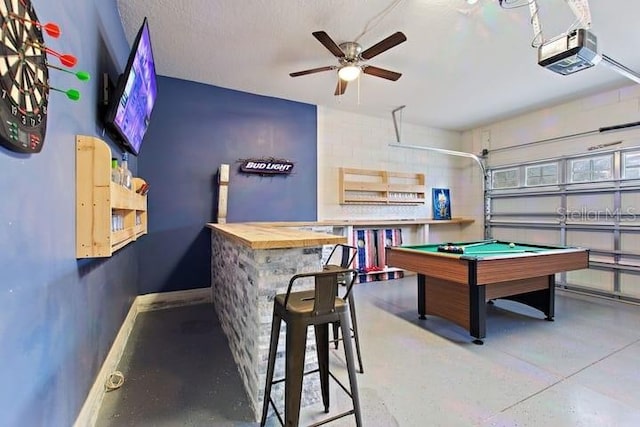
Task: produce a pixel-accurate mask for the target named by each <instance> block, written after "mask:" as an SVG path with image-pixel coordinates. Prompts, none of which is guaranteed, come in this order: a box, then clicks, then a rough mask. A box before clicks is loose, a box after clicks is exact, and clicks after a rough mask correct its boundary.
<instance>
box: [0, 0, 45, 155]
mask: <svg viewBox="0 0 640 427" xmlns="http://www.w3.org/2000/svg"><path fill="white" fill-rule="evenodd" d="M0 24H1V25H0V120H1V123H0V144H2V145H3V146H4V147H6V148H8V149H9V150H12V151H17V152H20V153H38V152H40V150H42V145H43V144H44V137H45V133H46V129H47V103H48V99H49V71H48V68H47V55H46V52H47V50H46V47H45V44H44V39H43V37H42V29H41V26H40V24H39V21H38V17H37V16H36V12H35V10H34V9H33V6H32V5H31V1H30V0H0Z"/></svg>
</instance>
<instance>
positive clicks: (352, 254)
mask: <svg viewBox="0 0 640 427" xmlns="http://www.w3.org/2000/svg"><path fill="white" fill-rule="evenodd" d="M338 250H340V252H339V253H338ZM356 255H358V248H356V247H355V246H349V245H345V244H343V243H338V244H337V245H335V246H334V247H333V249H332V250H331V253H330V254H329V257H328V258H327V261H326V262H325V264H324V269H325V270H330V269H332V268H335V267H342V268H352V267H353V260H354V259H355V258H356ZM338 260H339V265H336V264H334V262H336V261H338ZM354 279H355V278H354ZM349 281H351V278H350V277H347V276H344V275H343V276H342V277H338V283H340V284H341V285H346V284H347V282H349ZM348 300H349V316H350V317H351V328H349V329H345V330H347V331H350V332H351V338H353V340H354V341H355V343H356V355H357V356H358V367H359V368H360V373H361V374H363V373H364V368H363V366H362V354H361V352H360V338H359V337H358V320H357V317H356V302H355V298H354V296H353V292H349V297H348ZM339 329H340V325H339V324H338V323H334V324H333V343H334V344H335V347H336V348H338V343H339V342H340V340H342V338H339V333H338V330H339ZM342 333H343V335H344V330H343V332H342Z"/></svg>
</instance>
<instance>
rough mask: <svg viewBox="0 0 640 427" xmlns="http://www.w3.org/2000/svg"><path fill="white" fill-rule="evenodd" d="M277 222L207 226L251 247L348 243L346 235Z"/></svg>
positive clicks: (289, 246) (273, 247)
mask: <svg viewBox="0 0 640 427" xmlns="http://www.w3.org/2000/svg"><path fill="white" fill-rule="evenodd" d="M276 224H277V223H269V224H259V223H227V224H213V223H209V224H207V227H209V228H211V229H214V230H218V231H220V232H222V233H223V234H225V235H226V236H227V237H229V238H231V239H233V240H235V241H238V242H240V243H242V244H244V245H246V246H248V247H250V248H251V249H285V248H303V247H310V246H321V245H335V244H337V243H347V238H346V237H344V236H336V235H333V234H325V233H316V232H314V231H307V230H296V229H292V228H287V227H289V226H291V223H287V225H286V226H277V225H276Z"/></svg>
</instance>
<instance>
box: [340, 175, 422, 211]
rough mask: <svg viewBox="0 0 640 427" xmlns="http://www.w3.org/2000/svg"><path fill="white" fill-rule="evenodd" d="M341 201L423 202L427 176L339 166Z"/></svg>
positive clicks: (388, 203) (374, 203) (363, 203)
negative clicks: (425, 177)
mask: <svg viewBox="0 0 640 427" xmlns="http://www.w3.org/2000/svg"><path fill="white" fill-rule="evenodd" d="M339 173H340V175H339V179H338V182H339V186H340V188H339V192H340V204H341V205H421V204H424V203H425V201H426V199H425V179H424V174H421V173H404V172H389V171H380V170H369V169H349V168H340V169H339Z"/></svg>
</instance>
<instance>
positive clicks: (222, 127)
mask: <svg viewBox="0 0 640 427" xmlns="http://www.w3.org/2000/svg"><path fill="white" fill-rule="evenodd" d="M152 35H153V33H152ZM316 117H317V111H316V107H315V106H314V105H309V104H302V103H297V102H292V101H285V100H282V99H276V98H270V97H265V96H259V95H253V94H248V93H244V92H239V91H234V90H229V89H223V88H220V87H214V86H209V85H203V84H200V83H194V82H189V81H184V80H179V79H173V78H168V77H161V78H160V79H159V81H158V102H157V104H156V106H155V109H154V111H153V114H152V117H151V124H150V127H149V131H148V133H147V136H146V137H145V141H144V144H143V146H142V149H141V151H140V156H139V158H138V166H139V171H140V176H141V177H143V178H144V179H145V180H147V181H148V182H149V184H150V191H149V195H148V209H149V213H148V220H149V234H148V235H147V236H145V237H144V238H142V239H140V240H139V241H138V242H136V245H137V246H138V247H139V248H140V287H139V293H140V294H146V293H151V292H163V291H174V290H183V289H192V288H200V287H206V286H209V285H210V257H211V248H210V246H211V245H210V230H209V229H208V228H206V226H205V224H206V223H208V222H215V220H216V218H217V203H218V202H217V197H218V185H217V171H218V169H219V167H220V165H221V164H223V163H225V164H229V165H230V169H231V171H230V183H229V204H228V214H227V222H242V221H314V220H315V219H316V212H317V187H316V180H317V124H316V121H317V119H316ZM263 157H274V158H282V159H287V160H290V161H292V162H294V163H295V166H294V169H293V173H292V174H290V175H287V176H282V175H279V176H271V177H262V176H258V175H247V174H242V173H240V172H239V171H238V167H239V162H238V161H239V160H240V159H247V158H263Z"/></svg>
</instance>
